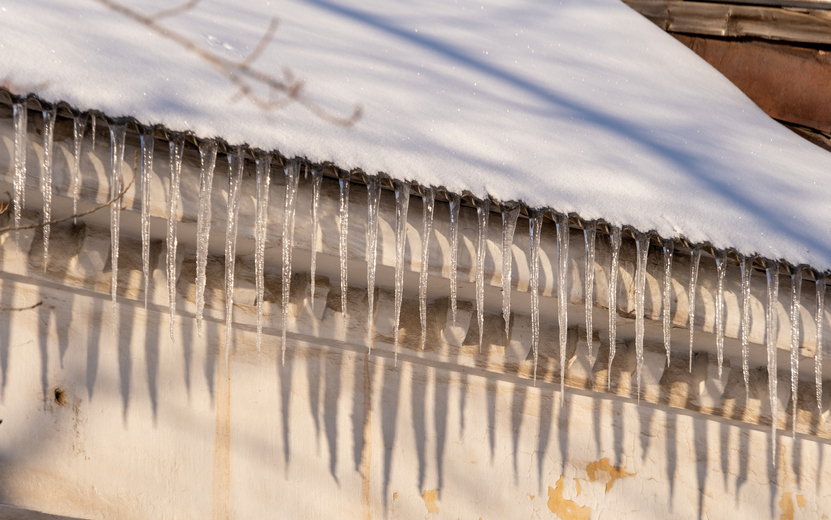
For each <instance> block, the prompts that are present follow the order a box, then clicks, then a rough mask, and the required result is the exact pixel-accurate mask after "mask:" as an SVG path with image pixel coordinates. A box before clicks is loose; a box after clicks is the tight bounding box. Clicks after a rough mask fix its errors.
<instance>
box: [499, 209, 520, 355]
mask: <svg viewBox="0 0 831 520" xmlns="http://www.w3.org/2000/svg"><path fill="white" fill-rule="evenodd" d="M517 217H519V206H513V207H507V208H504V209H503V210H502V318H503V319H504V320H505V344H506V345H507V344H508V342H509V341H510V337H511V335H510V328H511V274H512V273H511V269H512V267H513V259H514V255H513V253H511V247H512V246H513V243H514V232H515V231H516V220H517Z"/></svg>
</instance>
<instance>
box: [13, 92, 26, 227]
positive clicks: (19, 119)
mask: <svg viewBox="0 0 831 520" xmlns="http://www.w3.org/2000/svg"><path fill="white" fill-rule="evenodd" d="M27 116H28V112H27V111H26V102H25V101H23V102H20V103H15V104H14V227H18V226H20V214H21V212H22V211H23V206H25V205H26V124H27V119H28V118H27ZM17 233H18V232H17V231H15V235H17Z"/></svg>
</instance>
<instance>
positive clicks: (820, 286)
mask: <svg viewBox="0 0 831 520" xmlns="http://www.w3.org/2000/svg"><path fill="white" fill-rule="evenodd" d="M814 321H815V322H816V327H817V344H816V347H814V380H815V384H816V385H817V386H816V390H817V409H818V410H822V328H823V326H824V325H825V275H820V276H818V277H817V310H816V315H815V316H814Z"/></svg>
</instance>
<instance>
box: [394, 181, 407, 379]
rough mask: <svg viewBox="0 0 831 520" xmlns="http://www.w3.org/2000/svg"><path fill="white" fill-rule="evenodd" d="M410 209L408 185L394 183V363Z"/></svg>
mask: <svg viewBox="0 0 831 520" xmlns="http://www.w3.org/2000/svg"><path fill="white" fill-rule="evenodd" d="M409 209H410V183H409V182H404V181H395V310H394V314H393V316H395V318H394V320H395V321H394V329H393V330H394V331H395V362H396V363H398V333H399V331H398V320H399V318H400V317H401V301H402V299H403V298H404V241H405V239H406V238H407V211H408V210H409Z"/></svg>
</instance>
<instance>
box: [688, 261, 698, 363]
mask: <svg viewBox="0 0 831 520" xmlns="http://www.w3.org/2000/svg"><path fill="white" fill-rule="evenodd" d="M700 263H701V246H700V245H699V246H695V247H694V248H693V250H692V251H691V252H690V288H689V292H688V293H687V301H688V302H689V306H690V309H689V315H690V373H692V358H693V335H694V334H695V288H696V286H697V285H698V265H699V264H700Z"/></svg>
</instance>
